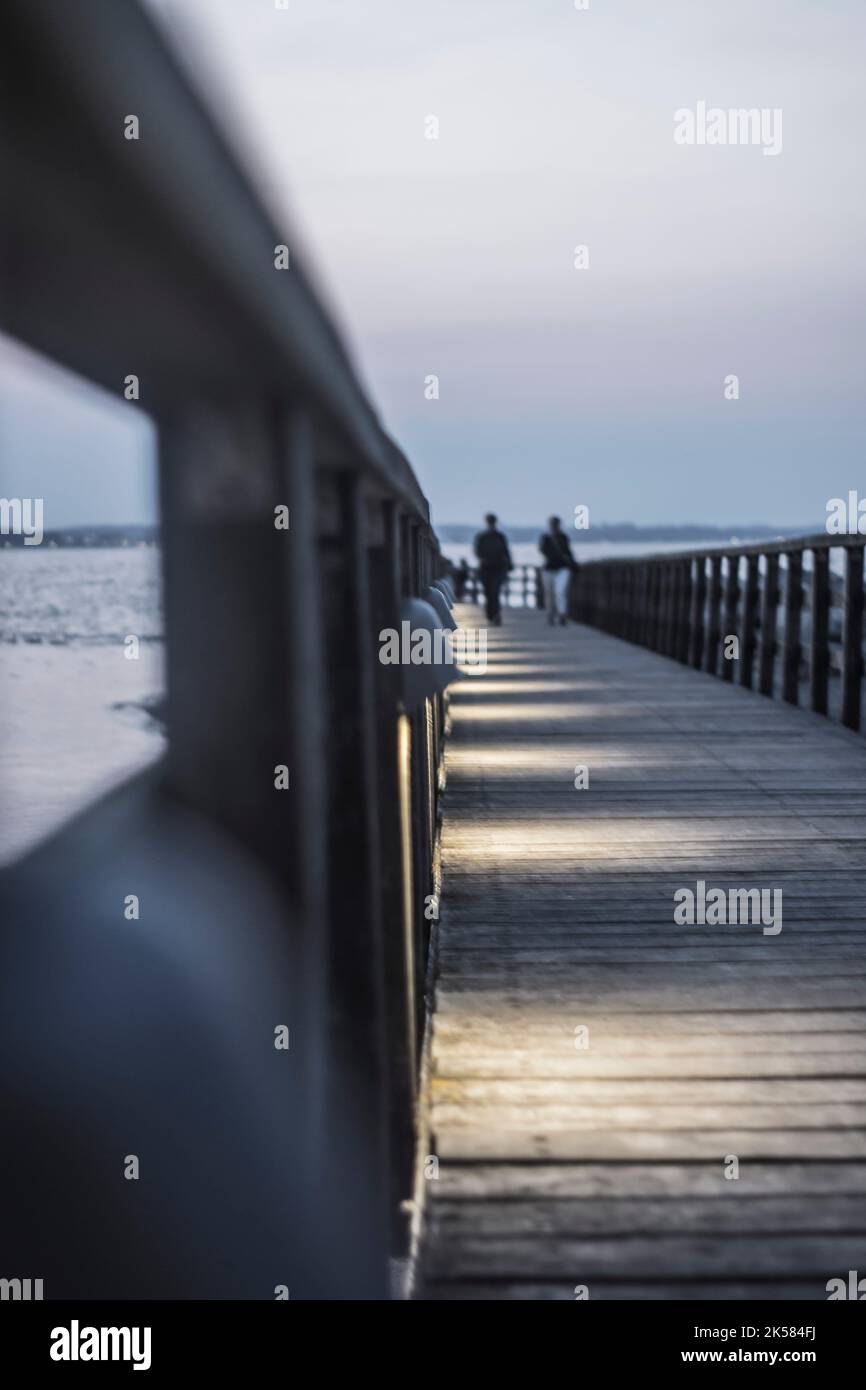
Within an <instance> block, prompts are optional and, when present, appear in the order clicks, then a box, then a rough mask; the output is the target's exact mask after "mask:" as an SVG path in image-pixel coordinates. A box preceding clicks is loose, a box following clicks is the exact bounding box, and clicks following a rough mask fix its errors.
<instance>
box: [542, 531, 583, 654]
mask: <svg viewBox="0 0 866 1390" xmlns="http://www.w3.org/2000/svg"><path fill="white" fill-rule="evenodd" d="M549 526H550V529H549V531H546V532H545V534H544V535H543V536H542V537H541V540H540V541H539V542H538V548H539V550H540V551H541V553H542V555H543V556H544V568H543V570H542V572H541V577H542V580H543V583H544V606H545V608H546V609H547V621H548V622H549V623H550V625H551V626H553V624H554V623H556V622H558V623H559V624H560V626H561V627H565V625H566V623H567V622H568V585H569V581H570V579H571V576H572V575H573V574H574V572H575V571H576V569H577V561H576V560H575V558H574V556H573V555H572V553H571V546H570V544H569V541H568V536H567V535H566V534H565V532H564V531H563V529H562V522H561V521H560V519H559V517H558V516H552V517H551V518H550V522H549Z"/></svg>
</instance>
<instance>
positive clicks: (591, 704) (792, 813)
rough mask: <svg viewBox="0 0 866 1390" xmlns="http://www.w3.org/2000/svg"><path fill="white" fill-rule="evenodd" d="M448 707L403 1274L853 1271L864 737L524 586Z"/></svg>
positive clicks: (697, 1281)
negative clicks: (711, 915)
mask: <svg viewBox="0 0 866 1390" xmlns="http://www.w3.org/2000/svg"><path fill="white" fill-rule="evenodd" d="M477 612H478V610H476V609H464V610H463V611H462V614H461V616H462V619H463V621H468V622H477V621H478V618H477ZM451 720H452V730H451V734H450V738H449V741H448V749H447V762H446V767H447V787H446V792H445V799H444V826H443V834H442V870H443V892H442V912H441V924H440V931H439V947H438V967H437V984H436V1011H435V1015H434V1021H433V1037H432V1050H431V1057H430V1067H429V1071H430V1077H429V1085H428V1092H429V1111H428V1114H429V1125H430V1140H429V1145H430V1152H431V1153H432V1154H435V1155H437V1156H438V1163H439V1171H438V1177H437V1178H431V1179H430V1180H429V1181H428V1182H427V1183H426V1184H425V1197H426V1216H425V1220H424V1226H423V1232H422V1241H421V1248H420V1256H419V1261H418V1273H417V1279H416V1296H417V1297H421V1298H446V1299H466V1298H510V1299H514V1298H518V1299H519V1298H528V1299H536V1298H542V1299H573V1298H575V1296H576V1293H575V1290H576V1289H580V1288H582V1287H584V1286H585V1287H586V1289H587V1290H588V1296H589V1297H590V1298H629V1297H639V1298H653V1297H662V1298H668V1297H693V1298H767V1297H770V1298H772V1297H802V1298H819V1299H824V1298H826V1297H827V1292H826V1284H827V1281H828V1280H829V1279H831V1278H834V1277H837V1276H838V1277H842V1278H845V1279H847V1274H848V1271H849V1270H850V1269H859V1272H860V1275H861V1277H862V1276H866V905H864V904H866V741H864V740H863V739H862V738H861V737H858V736H856V735H854V734H851V733H848V732H847V731H845V730H842V729H841V728H839V727H838V726H835V725H832V724H830V723H828V722H827V721H826V720H822V719H820V718H819V717H818V716H815V715H812V714H810V713H807V712H804V711H800V710H796V709H793V708H791V707H789V706H786V705H784V704H782V703H780V702H776V701H770V700H768V699H766V698H764V697H762V696H760V695H755V694H751V693H750V692H747V691H744V690H741V689H740V688H738V687H736V686H732V685H728V684H725V683H723V682H722V681H721V680H719V679H717V678H715V677H712V676H707V675H704V674H701V673H698V672H695V671H692V670H690V669H688V668H686V667H684V666H682V665H679V664H678V663H676V662H674V661H671V660H669V659H666V658H664V657H660V656H656V655H654V654H652V653H650V652H648V651H646V650H643V649H641V648H638V647H634V646H631V645H628V644H627V643H625V642H621V641H618V640H617V639H615V638H612V637H608V636H606V635H604V634H601V633H599V632H596V631H594V630H591V629H589V628H584V627H575V626H574V625H570V626H569V627H568V628H567V629H549V628H548V627H547V626H546V625H545V623H544V617H543V615H542V614H539V613H535V612H531V611H524V610H511V611H508V612H507V613H506V615H505V625H504V626H503V627H502V628H501V629H494V630H492V631H491V633H490V634H489V668H488V670H487V672H486V674H483V675H482V674H476V675H472V676H467V677H466V678H465V679H464V680H462V681H461V682H460V683H459V684H458V685H457V686H455V687H454V689H453V694H452V698H451ZM582 765H585V766H587V767H588V769H589V787H588V788H587V789H584V790H578V789H576V788H575V769H576V768H578V767H580V766H582ZM701 879H702V880H704V881H705V882H706V883H707V887H708V889H709V888H710V887H711V886H712V887H722V888H725V889H728V888H753V887H757V888H780V889H781V890H782V892H783V916H782V930H781V932H780V933H779V934H778V935H765V934H764V932H763V930H762V927H761V925H760V924H757V925H744V926H727V925H726V926H711V925H696V926H678V925H676V924H675V923H674V920H673V912H674V896H673V895H674V893H675V891H676V890H677V889H679V888H683V887H690V888H692V889H695V885H696V882H697V881H698V880H701ZM580 1030H588V1034H587V1033H583V1032H581V1031H580ZM585 1042H588V1046H584V1045H583V1044H584V1043H585ZM733 1159H736V1160H737V1162H738V1165H739V1177H738V1178H733V1177H727V1176H726V1171H727V1172H729V1173H730V1172H733V1171H734V1163H733V1161H732V1160H733Z"/></svg>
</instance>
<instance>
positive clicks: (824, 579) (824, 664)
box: [809, 548, 830, 714]
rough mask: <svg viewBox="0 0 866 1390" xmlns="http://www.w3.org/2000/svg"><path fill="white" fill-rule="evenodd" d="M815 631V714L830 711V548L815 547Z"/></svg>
mask: <svg viewBox="0 0 866 1390" xmlns="http://www.w3.org/2000/svg"><path fill="white" fill-rule="evenodd" d="M810 606H811V610H812V632H811V640H810V644H809V703H810V705H811V707H812V709H813V710H814V711H815V713H816V714H826V713H827V686H828V682H829V678H830V645H829V640H828V639H829V631H830V551H829V549H820V548H819V549H816V550H813V551H812V593H811V600H810Z"/></svg>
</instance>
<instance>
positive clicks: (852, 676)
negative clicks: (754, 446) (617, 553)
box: [569, 535, 866, 729]
mask: <svg viewBox="0 0 866 1390" xmlns="http://www.w3.org/2000/svg"><path fill="white" fill-rule="evenodd" d="M864 545H866V537H863V536H829V535H816V536H807V537H803V538H801V539H796V540H780V541H771V542H766V543H763V544H755V545H743V546H740V545H738V546H724V547H720V548H718V549H709V550H694V551H690V552H687V553H682V552H681V553H677V554H670V555H649V556H640V557H636V558H633V559H616V560H599V561H594V562H592V563H589V564H584V565H582V566H581V569H580V572H579V573H578V575H577V576H576V578H575V580H574V581H573V583H572V587H571V595H570V608H569V611H570V615H571V616H572V617H573V618H574V619H575V620H576V621H578V622H584V623H588V624H590V625H591V626H593V627H598V628H602V629H603V630H604V631H605V632H610V633H613V634H614V635H615V636H617V637H622V638H625V640H626V641H629V642H635V643H637V644H639V645H640V646H644V647H649V648H650V649H651V650H652V651H656V652H661V653H662V654H663V655H665V656H670V657H673V658H675V659H676V660H678V661H681V662H684V663H686V664H688V665H690V666H693V667H695V668H696V669H697V670H703V671H708V672H710V673H712V674H714V675H718V676H720V677H721V678H722V680H726V681H738V683H739V684H740V685H742V686H745V687H746V688H747V689H750V690H751V689H755V690H759V691H760V692H761V694H763V695H768V696H774V695H781V698H782V699H783V700H786V701H787V702H788V703H789V704H794V705H796V704H800V703H808V705H809V707H810V708H811V709H812V710H814V711H815V712H816V713H818V714H828V713H829V714H835V715H836V716H837V717H838V718H839V720H840V721H841V723H842V724H844V725H846V726H847V727H848V728H850V729H859V728H860V723H861V697H862V681H863V608H864V592H863V552H864ZM834 550H838V552H839V554H840V556H841V557H844V558H843V563H842V565H841V567H840V570H839V572H838V573H837V572H836V570H834V569H833V567H832V566H831V555H832V552H833V551H834ZM732 637H734V638H736V644H734V643H733V642H731V641H730V640H729V639H730V638H732ZM837 675H838V678H839V686H838V695H836V692H835V689H834V678H835V677H836V676H837ZM831 695H833V696H835V698H831Z"/></svg>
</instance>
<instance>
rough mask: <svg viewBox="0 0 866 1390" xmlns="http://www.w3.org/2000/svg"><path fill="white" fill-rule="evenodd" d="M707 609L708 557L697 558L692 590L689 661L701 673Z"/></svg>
mask: <svg viewBox="0 0 866 1390" xmlns="http://www.w3.org/2000/svg"><path fill="white" fill-rule="evenodd" d="M706 607H707V557H706V555H698V556H696V557H695V580H694V588H693V590H692V631H691V641H690V643H689V661H690V663H691V665H692V666H694V668H695V670H697V671H700V669H701V667H702V666H703V662H704V644H705V640H706Z"/></svg>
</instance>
